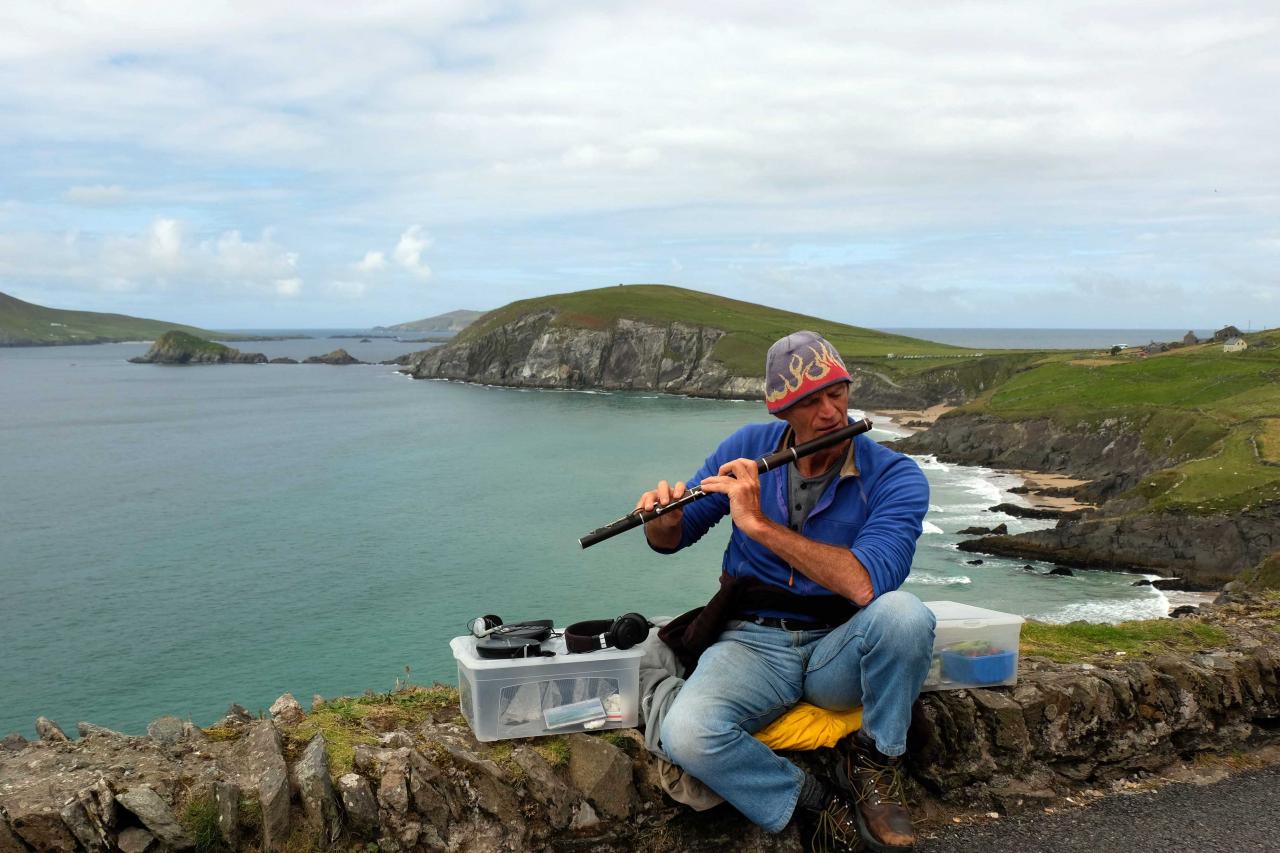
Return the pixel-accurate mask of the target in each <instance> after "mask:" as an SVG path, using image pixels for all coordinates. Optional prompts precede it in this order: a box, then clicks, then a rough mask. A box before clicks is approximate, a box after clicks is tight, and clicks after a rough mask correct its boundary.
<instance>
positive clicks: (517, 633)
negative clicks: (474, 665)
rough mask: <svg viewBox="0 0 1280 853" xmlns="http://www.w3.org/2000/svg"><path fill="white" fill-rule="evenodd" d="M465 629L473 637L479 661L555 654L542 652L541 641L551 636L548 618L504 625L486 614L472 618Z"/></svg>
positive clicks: (500, 620) (498, 619)
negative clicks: (468, 630)
mask: <svg viewBox="0 0 1280 853" xmlns="http://www.w3.org/2000/svg"><path fill="white" fill-rule="evenodd" d="M468 627H469V628H470V629H471V636H473V637H475V638H476V654H477V655H479V656H480V657H482V658H534V657H551V656H552V655H554V654H555V652H544V651H543V650H542V641H543V640H545V639H547V637H550V636H551V620H550V619H534V620H531V621H527V622H513V623H512V624H510V625H504V624H503V623H502V619H500V618H499V617H497V616H494V615H493V614H491V613H490V614H487V615H485V616H478V617H476V618H475V619H472V620H471V622H470V623H468Z"/></svg>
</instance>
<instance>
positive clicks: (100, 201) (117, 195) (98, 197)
mask: <svg viewBox="0 0 1280 853" xmlns="http://www.w3.org/2000/svg"><path fill="white" fill-rule="evenodd" d="M62 195H63V198H65V199H66V200H67V201H69V202H71V203H72V204H82V205H85V206H86V207H105V206H108V205H113V204H121V203H123V202H124V201H125V200H126V199H127V198H128V196H129V194H128V193H127V192H126V191H125V188H124V187H122V186H120V185H119V184H110V185H107V184H95V185H93V186H83V187H71V188H70V189H68V190H67V191H66V192H65V193H63V194H62Z"/></svg>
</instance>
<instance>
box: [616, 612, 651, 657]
mask: <svg viewBox="0 0 1280 853" xmlns="http://www.w3.org/2000/svg"><path fill="white" fill-rule="evenodd" d="M648 637H649V621H648V620H647V619H645V618H644V617H643V616H641V615H640V614H639V613H626V614H623V615H622V616H619V617H618V618H617V619H615V620H614V622H613V627H611V628H610V629H609V639H610V641H611V644H612V645H613V647H614V648H615V649H629V648H631V647H632V646H635V645H637V644H639V643H643V642H644V641H645V640H646V639H648Z"/></svg>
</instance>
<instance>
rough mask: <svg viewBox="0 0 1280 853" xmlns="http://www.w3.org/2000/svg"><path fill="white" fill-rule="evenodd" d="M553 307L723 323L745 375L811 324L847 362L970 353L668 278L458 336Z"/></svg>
mask: <svg viewBox="0 0 1280 853" xmlns="http://www.w3.org/2000/svg"><path fill="white" fill-rule="evenodd" d="M552 309H554V310H555V311H557V312H558V314H557V316H556V319H555V321H554V324H555V325H558V326H569V327H576V328H586V329H605V328H608V327H609V326H611V325H612V324H613V323H614V322H616V321H617V320H619V319H632V320H642V321H648V322H653V323H659V324H666V323H672V322H682V323H689V324H692V325H704V326H711V327H714V328H718V329H724V330H725V331H726V332H728V334H727V335H725V337H724V338H722V339H721V340H720V342H719V343H718V344H717V345H716V350H715V356H716V358H717V359H719V360H720V361H722V362H724V363H725V365H727V366H728V367H729V368H730V370H732V371H734V372H735V373H737V374H739V375H743V376H754V375H756V374H757V373H759V372H760V368H761V366H762V365H763V364H764V354H765V352H766V351H767V350H768V348H769V345H770V344H772V343H773V342H774V341H776V340H777V339H778V338H780V337H782V336H783V335H785V334H787V333H789V332H794V331H796V330H797V329H805V328H809V329H813V330H814V331H817V332H821V333H822V334H823V335H824V336H826V337H827V339H828V340H830V341H831V342H832V343H833V344H835V345H836V348H837V349H839V350H840V354H841V355H842V356H844V358H845V360H846V361H848V360H853V359H859V358H864V357H876V358H879V359H881V361H882V362H883V361H884V359H885V356H886V355H887V354H889V353H894V354H895V355H912V356H921V355H924V356H934V357H935V358H933V359H924V361H926V362H928V363H927V364H925V365H918V367H920V368H923V367H926V366H936V365H937V364H938V363H941V360H942V359H944V358H947V357H955V356H964V355H968V354H969V352H970V351H969V350H966V349H963V348H961V347H953V346H948V345H947V344H939V343H934V342H932V341H923V340H919V339H917V338H909V337H906V336H903V335H891V334H887V333H885V332H877V331H874V330H872V329H863V328H859V327H857V326H846V325H844V324H842V323H832V322H830V321H829V320H823V319H820V318H818V317H814V316H811V315H808V314H796V313H793V312H790V311H783V310H779V309H777V308H768V307H766V306H763V305H756V304H754V303H751V302H741V301H739V300H736V299H727V298H725V297H723V296H715V295H713V294H710V293H700V292H698V291H696V290H686V289H684V288H680V287H671V286H669V285H665V284H629V285H625V286H616V287H602V288H598V289H596V290H582V291H578V292H576V293H558V294H554V295H551V296H540V297H537V298H535V299H522V300H520V301H518V302H512V303H510V304H509V305H504V306H503V307H502V308H499V309H497V310H495V311H490V312H489V313H488V314H485V315H484V316H483V317H481V318H480V319H479V320H477V321H476V322H474V323H472V324H471V325H470V326H469V327H467V329H466V330H465V331H463V332H462V333H461V334H460V335H459V336H458V340H470V339H472V338H475V337H478V336H480V335H483V334H485V333H486V332H488V331H490V330H492V329H494V328H496V327H498V326H501V325H503V324H505V323H509V322H511V321H513V320H515V319H516V318H518V317H521V316H524V315H526V314H532V313H536V312H538V311H542V310H552Z"/></svg>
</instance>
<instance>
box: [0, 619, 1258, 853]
mask: <svg viewBox="0 0 1280 853" xmlns="http://www.w3.org/2000/svg"><path fill="white" fill-rule="evenodd" d="M1276 611H1277V605H1276V602H1275V601H1274V600H1273V599H1272V600H1269V601H1263V602H1261V603H1257V602H1255V603H1252V604H1249V603H1245V604H1224V605H1223V606H1220V607H1217V608H1215V609H1213V610H1212V612H1211V613H1210V614H1209V615H1208V616H1207V617H1206V618H1207V619H1210V620H1212V621H1213V622H1214V623H1216V624H1217V625H1219V627H1221V628H1223V629H1224V631H1225V632H1226V634H1227V635H1228V636H1229V637H1230V642H1229V643H1226V644H1224V646H1223V647H1222V648H1216V649H1204V650H1202V651H1197V652H1195V653H1192V654H1186V655H1178V656H1174V655H1154V656H1150V657H1148V658H1146V659H1143V660H1133V661H1128V662H1127V661H1126V660H1125V658H1124V657H1118V656H1102V657H1101V658H1094V662H1092V663H1076V664H1055V663H1050V662H1048V661H1046V660H1043V659H1035V658H1025V659H1024V660H1023V661H1022V662H1021V666H1020V671H1019V683H1018V685H1017V686H1016V687H1014V688H1001V689H990V690H960V691H950V692H941V693H930V694H926V695H925V696H924V697H922V698H921V700H920V701H919V702H918V703H917V706H916V710H915V719H914V722H913V725H912V729H911V737H910V755H911V774H912V777H913V780H914V781H913V791H914V794H915V796H916V798H917V799H918V800H920V801H923V805H924V806H925V807H926V808H932V807H936V806H937V805H938V804H939V803H942V804H949V805H959V806H971V807H980V808H982V809H984V810H986V809H991V808H997V809H1001V810H1003V811H1013V810H1017V809H1019V808H1025V807H1028V806H1032V805H1039V804H1041V803H1043V802H1045V801H1048V800H1051V799H1053V798H1055V797H1058V796H1062V795H1064V794H1067V793H1069V792H1070V791H1072V790H1073V789H1075V788H1077V787H1080V786H1092V787H1097V786H1105V785H1106V784H1107V783H1109V782H1113V781H1116V780H1121V779H1124V778H1126V777H1128V776H1130V775H1131V774H1135V773H1143V772H1152V771H1156V770H1159V769H1160V768H1161V767H1163V766H1164V765H1166V764H1168V763H1170V762H1172V761H1175V760H1177V759H1179V758H1187V757H1191V756H1194V755H1196V754H1198V753H1201V752H1205V751H1222V750H1232V749H1238V748H1242V747H1246V746H1248V745H1250V744H1253V743H1256V742H1258V741H1259V739H1264V738H1267V737H1268V736H1269V733H1271V732H1272V731H1273V730H1274V729H1275V727H1276V724H1277V722H1280V680H1278V679H1280V652H1278V651H1277V650H1276V649H1277V648H1278V646H1277V642H1276V641H1277V640H1278V639H1280V636H1278V634H1277V630H1276V626H1275V623H1276V615H1277V613H1276ZM389 701H390V702H391V703H392V704H394V702H395V701H396V700H395V696H394V695H393V696H392V697H390V699H389ZM315 713H317V712H315V711H313V712H312V714H313V715H314V714H315ZM308 720H309V715H308V714H306V713H304V712H303V710H302V708H301V707H300V706H299V705H298V703H297V702H295V701H293V699H292V697H289V696H287V695H286V696H285V697H281V700H280V701H278V702H277V703H276V704H275V705H273V706H272V709H271V717H270V718H267V719H255V718H253V717H252V716H250V715H249V714H247V713H245V712H244V710H243V709H241V708H238V706H233V708H232V709H231V711H230V712H229V713H228V716H227V717H226V718H224V719H223V720H222V721H220V723H219V724H218V725H217V726H215V727H212V728H210V729H208V730H202V729H200V728H198V727H196V726H193V725H191V724H190V723H184V722H183V721H181V720H178V719H176V718H173V717H165V718H160V719H159V720H157V721H155V722H154V723H153V724H152V725H151V726H150V727H149V729H148V734H147V735H146V736H140V737H131V736H127V735H124V734H120V733H118V732H112V731H110V730H107V729H103V728H101V727H98V726H93V725H90V724H87V723H82V724H81V725H80V727H79V731H80V734H81V738H80V739H79V740H74V741H73V740H69V739H68V738H66V736H65V735H64V734H63V733H62V731H61V729H59V728H58V727H57V726H56V725H55V724H54V723H52V722H51V721H48V720H44V719H43V718H42V719H41V720H40V721H39V723H38V725H37V730H38V732H39V733H40V738H41V739H40V740H38V741H36V742H34V743H27V742H26V741H25V740H24V739H23V738H21V737H18V736H16V735H11V736H10V737H8V738H6V739H5V740H4V742H3V745H2V746H0V853H11V851H13V852H14V853H19V852H21V853H26V851H30V850H40V851H45V850H57V851H71V850H91V851H105V850H128V851H148V850H161V849H191V848H192V847H193V846H195V845H196V844H197V842H199V843H200V844H201V845H202V849H219V845H223V848H222V849H226V848H228V847H229V848H232V849H245V850H259V849H277V850H278V849H288V850H308V849H318V850H323V849H341V850H349V849H351V846H352V845H354V844H357V843H361V842H365V841H377V843H378V844H379V845H380V846H379V850H383V851H385V850H396V849H399V850H444V849H448V850H460V851H492V850H544V849H545V850H587V849H590V850H632V849H637V848H647V849H653V850H735V851H753V850H799V849H801V844H800V838H799V836H798V833H797V832H796V831H795V830H794V829H789V830H788V831H787V832H784V833H782V834H781V835H777V836H770V835H767V834H764V833H762V832H760V831H759V830H758V829H756V828H755V827H753V826H751V825H750V824H749V823H748V822H746V821H745V820H744V819H743V818H741V817H740V816H739V815H737V813H736V812H734V811H733V810H732V809H729V808H724V807H722V808H719V809H716V810H713V811H711V812H707V813H702V814H698V813H694V812H692V811H690V810H689V809H687V808H685V807H683V806H679V805H677V804H675V803H673V802H672V801H671V800H669V799H668V798H666V797H665V796H664V795H663V794H662V793H661V791H660V789H659V787H658V769H659V768H658V765H657V762H655V761H654V760H653V759H652V757H650V756H649V754H648V753H647V752H645V751H644V749H643V741H642V738H641V736H640V735H639V733H637V732H634V731H619V732H609V733H605V734H603V735H585V734H582V735H570V736H567V737H565V738H561V739H558V740H557V741H556V742H555V744H556V749H554V750H552V749H549V748H548V745H549V743H550V742H549V741H547V740H543V739H537V740H527V741H508V742H502V743H497V744H480V743H477V742H476V741H475V740H474V738H472V736H471V734H470V732H469V730H468V729H467V728H466V726H465V725H464V724H463V723H462V721H461V719H460V718H459V717H458V712H457V708H456V707H455V706H442V707H440V708H438V709H436V710H435V711H433V712H432V713H431V714H430V715H428V717H427V718H425V719H423V720H422V721H420V722H419V723H417V724H415V725H414V726H412V727H411V728H399V727H395V726H389V725H388V723H387V718H382V717H379V716H378V715H377V714H371V715H369V716H366V717H364V718H363V724H362V728H361V731H363V733H364V735H365V737H363V738H362V739H364V740H372V741H375V742H374V743H369V744H359V745H357V746H356V747H355V750H354V754H353V756H352V757H351V758H350V763H351V766H350V768H347V767H341V768H339V772H337V773H336V774H331V773H330V772H329V771H330V767H329V758H330V755H331V752H330V750H331V746H332V745H331V744H329V743H327V742H326V740H325V738H324V735H323V734H317V735H315V736H311V737H299V733H301V732H304V731H306V730H307V729H306V728H305V727H306V726H307V724H308ZM387 728H390V729H391V730H389V731H388V730H384V729H387ZM334 737H338V735H334ZM343 737H346V736H343ZM344 748H348V749H349V744H347V745H346V746H345V747H344ZM824 752H826V753H828V754H826V755H823V754H815V753H806V754H803V755H798V756H796V758H797V759H798V760H799V761H801V762H802V763H806V764H809V765H811V766H814V767H819V768H820V767H822V766H824V765H825V764H827V763H829V761H830V754H829V753H830V751H829V750H828V751H824ZM335 754H336V753H335ZM348 755H350V753H349V752H348Z"/></svg>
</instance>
